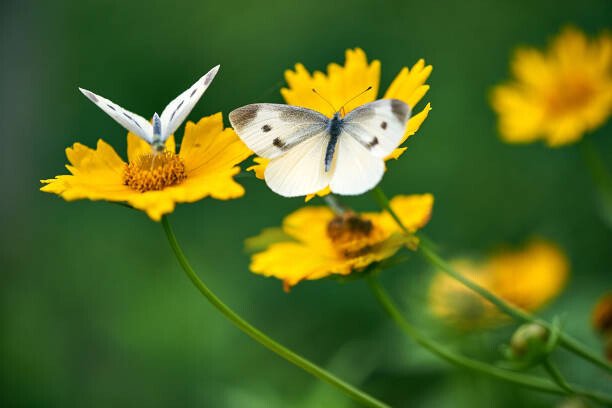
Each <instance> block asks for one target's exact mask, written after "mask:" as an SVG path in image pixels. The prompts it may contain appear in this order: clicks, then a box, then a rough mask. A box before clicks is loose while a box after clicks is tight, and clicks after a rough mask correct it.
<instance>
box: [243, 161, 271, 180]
mask: <svg viewBox="0 0 612 408" xmlns="http://www.w3.org/2000/svg"><path fill="white" fill-rule="evenodd" d="M253 162H255V164H254V165H252V166H250V167H247V171H252V172H253V173H255V177H257V178H258V179H260V180H264V173H265V171H266V167H268V163H270V159H264V158H263V157H255V158H254V159H253Z"/></svg>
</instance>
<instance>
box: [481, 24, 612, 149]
mask: <svg viewBox="0 0 612 408" xmlns="http://www.w3.org/2000/svg"><path fill="white" fill-rule="evenodd" d="M512 71H513V73H514V76H515V79H514V80H513V81H512V82H510V83H507V84H502V85H498V86H496V87H495V88H494V89H493V93H492V105H493V109H494V110H495V111H496V112H497V114H498V115H499V130H500V133H501V136H502V139H503V140H504V141H506V142H508V143H531V142H535V141H537V140H544V141H545V142H546V144H547V145H548V146H551V147H557V146H562V145H567V144H570V143H575V142H577V141H578V140H580V139H581V138H582V136H583V135H584V134H585V133H587V132H590V131H593V130H594V129H596V128H598V127H600V126H601V125H603V124H604V123H605V121H606V120H607V119H608V117H609V116H610V113H611V112H612V35H610V33H607V32H606V33H603V34H602V35H600V36H599V37H598V38H596V39H593V40H588V39H587V38H586V36H585V35H584V34H583V33H582V32H580V31H579V30H577V29H575V28H571V27H570V28H566V29H564V30H563V31H562V32H561V34H560V35H559V36H557V37H556V38H555V39H554V41H553V42H552V43H551V45H550V47H549V49H548V51H547V52H544V53H543V52H540V51H538V50H536V49H532V48H521V49H519V50H517V51H516V53H515V56H514V59H513V61H512Z"/></svg>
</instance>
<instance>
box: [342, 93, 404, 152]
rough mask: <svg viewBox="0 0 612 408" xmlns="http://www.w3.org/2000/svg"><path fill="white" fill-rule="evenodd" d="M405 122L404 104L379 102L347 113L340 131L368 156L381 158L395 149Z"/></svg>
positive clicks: (391, 100)
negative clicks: (360, 146)
mask: <svg viewBox="0 0 612 408" xmlns="http://www.w3.org/2000/svg"><path fill="white" fill-rule="evenodd" d="M409 118H410V107H409V106H408V105H407V104H405V103H404V102H402V101H400V100H398V99H379V100H377V101H374V102H371V103H367V104H365V105H362V106H360V107H358V108H356V109H354V110H352V111H351V112H349V113H348V114H347V115H346V117H345V118H344V125H343V127H342V130H343V131H345V132H346V133H348V135H350V136H352V137H353V138H354V139H355V140H357V141H358V142H359V143H360V144H361V145H362V146H363V147H365V148H366V150H368V151H369V152H370V154H372V155H374V156H376V157H380V158H384V157H386V156H388V155H389V154H390V153H391V152H392V151H393V150H394V149H395V148H396V147H397V146H398V145H399V143H400V141H401V140H402V137H403V136H404V132H405V131H406V124H407V123H408V119H409ZM345 136H346V135H345ZM340 138H341V139H342V136H340Z"/></svg>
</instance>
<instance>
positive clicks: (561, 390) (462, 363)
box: [367, 274, 612, 404]
mask: <svg viewBox="0 0 612 408" xmlns="http://www.w3.org/2000/svg"><path fill="white" fill-rule="evenodd" d="M367 281H368V284H369V286H370V289H371V290H372V293H373V294H374V297H375V298H376V300H378V302H379V303H380V305H381V306H382V307H383V309H384V310H385V312H387V314H388V315H389V317H391V319H392V320H393V321H394V322H395V323H396V324H397V325H398V326H399V327H400V329H402V331H403V332H404V333H406V334H407V335H408V337H410V338H412V339H413V340H414V341H415V342H416V343H418V344H419V345H420V346H422V347H423V348H425V349H427V350H429V351H430V352H431V353H433V354H435V355H437V356H438V357H440V358H442V359H443V360H446V361H448V362H449V363H451V364H454V365H456V366H459V367H463V368H466V369H468V370H471V371H474V372H477V373H480V374H485V375H489V376H491V377H494V378H497V379H500V380H503V381H507V382H511V383H514V384H518V385H521V386H523V387H527V388H531V389H533V390H537V391H542V392H547V393H550V394H559V395H564V394H569V395H581V396H583V397H587V398H591V399H593V400H594V401H597V402H600V403H602V404H611V403H612V397H610V396H608V395H605V394H602V393H598V392H593V391H590V390H585V389H582V388H580V387H577V386H572V385H570V384H568V383H567V382H566V381H565V380H564V379H563V377H562V376H561V374H560V373H558V371H557V374H558V376H557V377H554V378H553V379H554V380H555V383H556V385H555V383H553V382H551V381H548V380H545V379H542V378H539V377H536V376H533V375H528V374H521V373H517V372H514V371H508V370H504V369H502V368H499V367H495V366H493V365H490V364H487V363H483V362H482V361H478V360H474V359H471V358H468V357H465V356H462V355H460V354H456V353H455V352H453V351H451V350H449V349H448V348H446V347H444V346H443V345H441V344H440V343H438V342H436V341H434V340H431V339H429V338H428V337H426V336H424V335H423V334H421V332H420V331H419V330H418V329H417V328H415V327H414V326H413V325H411V324H410V323H409V322H408V321H407V320H406V319H404V317H403V316H402V314H401V313H400V312H399V310H398V309H397V306H395V304H394V303H393V301H392V300H391V297H390V296H389V295H388V294H387V292H386V291H385V290H384V288H383V287H382V286H381V285H380V282H379V281H378V279H377V278H376V277H375V275H373V274H370V275H369V276H368V277H367ZM559 379H561V381H562V384H563V385H562V384H561V383H560V382H559V381H558V380H559Z"/></svg>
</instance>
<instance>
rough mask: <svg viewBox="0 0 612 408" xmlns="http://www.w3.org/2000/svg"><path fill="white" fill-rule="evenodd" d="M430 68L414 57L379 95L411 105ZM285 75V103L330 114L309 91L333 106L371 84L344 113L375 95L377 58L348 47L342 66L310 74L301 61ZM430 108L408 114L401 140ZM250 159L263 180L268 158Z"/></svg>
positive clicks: (423, 88)
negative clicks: (383, 92) (414, 61)
mask: <svg viewBox="0 0 612 408" xmlns="http://www.w3.org/2000/svg"><path fill="white" fill-rule="evenodd" d="M431 70H432V67H431V65H425V60H423V59H421V60H419V61H417V63H416V64H414V66H413V67H412V68H411V69H408V68H407V67H404V68H402V69H401V70H400V72H399V74H397V76H396V77H395V79H394V80H393V82H392V83H391V86H389V89H387V91H386V92H385V94H384V95H383V98H387V99H390V98H393V99H399V100H401V101H404V102H405V103H407V104H408V105H409V106H410V107H411V108H412V109H414V106H416V104H417V103H418V102H419V101H420V100H421V99H422V98H423V96H425V94H426V93H427V91H428V90H429V85H426V84H425V81H427V78H429V75H430V74H431ZM285 79H286V80H287V85H288V87H287V88H283V89H281V95H282V96H283V98H284V99H285V102H287V103H288V104H289V105H295V106H302V107H305V108H309V109H313V110H316V111H318V112H321V113H323V114H326V115H328V116H329V117H330V118H331V117H332V116H333V115H334V113H335V112H332V111H331V108H330V106H329V105H328V104H327V103H326V102H325V101H324V100H323V99H322V98H321V97H320V96H318V95H316V94H315V93H314V92H312V90H313V89H316V90H317V92H318V93H319V94H320V95H322V96H324V97H325V99H327V100H328V101H329V102H330V103H331V104H332V105H333V106H336V107H339V106H341V105H342V104H344V103H346V102H347V101H349V100H350V99H351V98H355V96H356V95H358V94H359V93H361V92H363V91H364V90H365V89H367V88H368V87H372V90H371V91H368V92H365V93H363V94H362V95H360V96H359V97H357V98H355V99H354V100H352V101H350V102H349V103H347V104H346V105H345V106H344V111H345V112H346V113H348V112H350V111H351V110H353V109H355V108H356V107H358V106H361V105H363V104H366V103H369V102H373V101H375V100H376V99H377V95H378V90H379V87H380V61H378V60H374V61H372V62H370V63H368V60H367V57H366V54H365V52H363V50H362V49H360V48H355V49H353V50H351V49H349V50H347V51H346V61H345V63H344V66H340V65H338V64H335V63H332V64H329V65H328V67H327V74H325V73H323V72H320V71H315V72H314V73H313V74H310V73H309V72H308V70H307V69H306V68H305V67H304V65H302V64H296V66H295V71H292V70H287V71H285ZM430 110H431V105H430V104H429V103H428V104H427V105H426V106H425V108H423V109H422V110H421V111H420V112H419V113H417V114H415V115H413V116H412V117H411V118H410V120H409V121H408V125H407V127H406V132H405V133H404V137H403V138H402V141H401V143H404V142H405V141H406V139H408V138H409V137H410V136H412V135H413V134H415V133H416V131H417V130H418V129H419V127H420V126H421V124H422V123H423V121H424V120H425V118H427V115H428V114H429V111H430ZM401 143H400V144H401ZM405 150H406V148H405V147H400V148H397V149H395V151H393V153H391V154H390V155H389V157H387V160H389V159H392V158H393V159H397V158H398V157H400V156H401V155H402V153H404V151H405ZM254 161H255V163H256V164H255V165H254V166H251V167H249V168H248V169H247V170H253V171H254V172H255V175H256V176H257V178H259V179H262V180H263V178H264V170H265V168H266V166H267V165H268V160H267V159H264V158H261V157H257V158H255V159H254ZM329 192H330V191H329V188H325V189H323V190H321V191H320V192H318V193H317V195H319V196H324V195H327V194H329ZM312 197H314V194H311V195H309V196H307V197H306V201H308V200H309V199H311V198H312Z"/></svg>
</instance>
